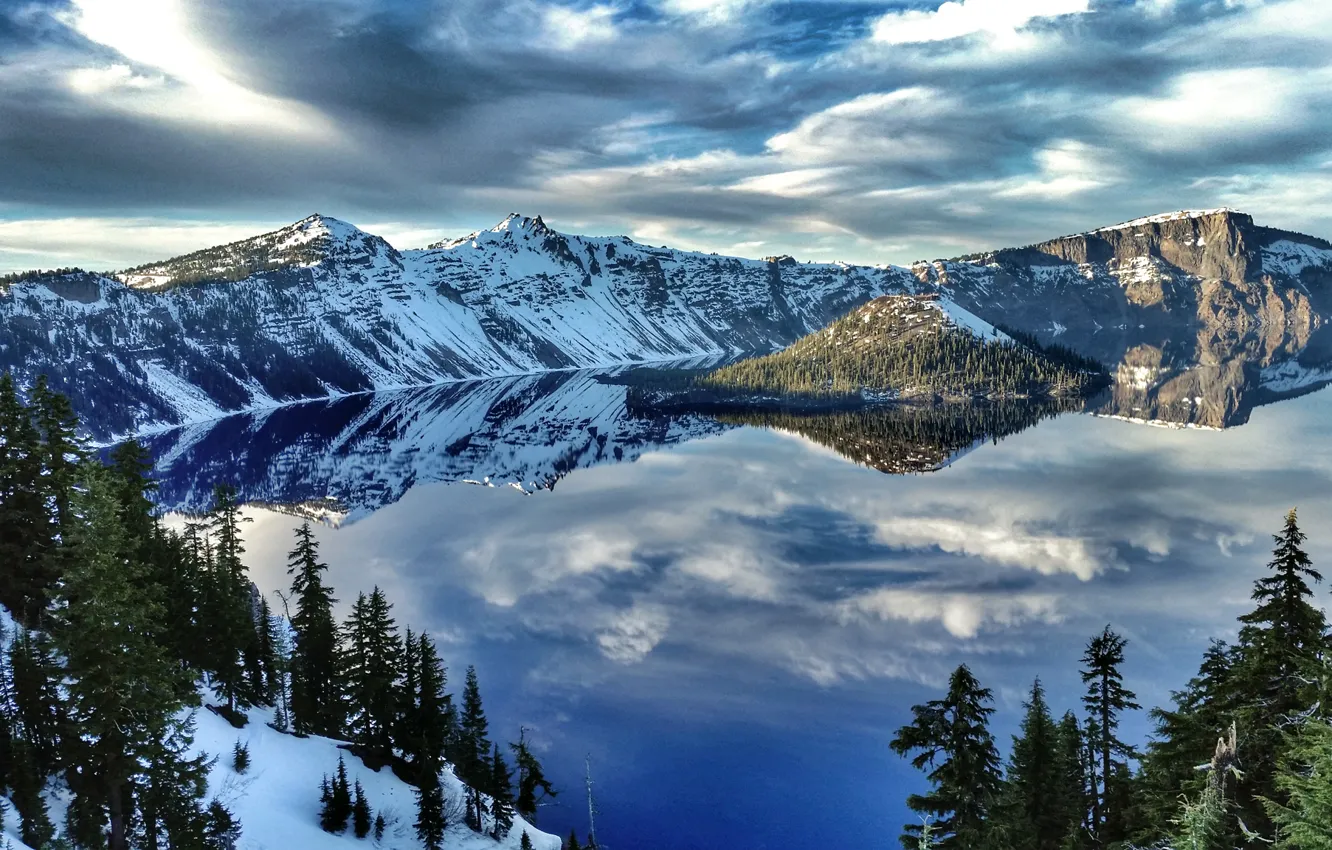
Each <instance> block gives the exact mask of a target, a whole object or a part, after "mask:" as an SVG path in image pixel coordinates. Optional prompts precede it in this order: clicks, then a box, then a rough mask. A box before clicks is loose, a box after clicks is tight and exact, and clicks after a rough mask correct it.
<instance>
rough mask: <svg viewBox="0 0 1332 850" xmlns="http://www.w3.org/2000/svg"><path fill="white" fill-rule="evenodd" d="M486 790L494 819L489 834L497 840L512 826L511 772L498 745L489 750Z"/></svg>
mask: <svg viewBox="0 0 1332 850" xmlns="http://www.w3.org/2000/svg"><path fill="white" fill-rule="evenodd" d="M487 791H488V792H489V793H490V816H491V818H492V819H493V821H494V823H493V826H492V827H491V831H490V834H491V837H493V838H494V839H495V840H497V841H499V840H502V839H503V838H504V837H505V836H507V835H508V834H509V830H510V829H511V828H512V827H513V774H512V773H510V772H509V766H508V765H507V764H506V763H505V762H504V756H502V755H501V754H500V748H499V745H496V746H495V747H494V749H493V751H492V752H491V757H490V782H489V783H487Z"/></svg>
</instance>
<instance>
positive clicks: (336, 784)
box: [329, 755, 352, 832]
mask: <svg viewBox="0 0 1332 850" xmlns="http://www.w3.org/2000/svg"><path fill="white" fill-rule="evenodd" d="M329 805H330V807H331V808H332V812H333V814H332V818H333V823H334V824H336V830H335V831H336V832H342V831H344V830H345V829H346V828H347V820H348V819H349V818H350V817H351V815H352V795H351V784H350V783H349V782H348V781H347V762H346V761H345V760H344V759H343V758H342V756H341V755H339V756H338V771H337V773H335V774H334V775H333V785H332V794H331V795H330V797H329Z"/></svg>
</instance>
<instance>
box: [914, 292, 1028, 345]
mask: <svg viewBox="0 0 1332 850" xmlns="http://www.w3.org/2000/svg"><path fill="white" fill-rule="evenodd" d="M926 303H927V304H930V305H931V306H933V307H935V308H936V309H938V310H940V311H941V312H942V313H943V314H944V315H945V316H947V317H948V319H949V321H951V322H952V323H953V324H955V325H957V326H958V327H959V328H963V329H965V330H968V331H971V333H972V334H973V335H975V336H977V337H980V338H981V339H993V340H999V341H1000V342H1012V341H1013V339H1012V337H1010V336H1009V335H1008V334H1006V333H1004V332H1003V331H1001V330H999V329H998V328H996V327H995V326H994V325H992V324H990V323H989V322H987V321H985V320H984V319H982V318H980V317H979V316H977V315H976V314H975V313H972V312H970V311H968V310H964V309H962V308H961V307H959V306H958V305H957V303H956V302H954V301H952V300H950V299H948V298H938V299H936V300H934V301H927V302H926Z"/></svg>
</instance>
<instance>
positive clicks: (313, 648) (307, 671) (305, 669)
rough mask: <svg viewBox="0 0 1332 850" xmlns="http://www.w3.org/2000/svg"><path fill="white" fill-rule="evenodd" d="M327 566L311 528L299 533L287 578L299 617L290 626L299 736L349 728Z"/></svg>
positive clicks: (293, 702) (293, 697) (335, 732)
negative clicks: (341, 691) (293, 637)
mask: <svg viewBox="0 0 1332 850" xmlns="http://www.w3.org/2000/svg"><path fill="white" fill-rule="evenodd" d="M327 569H328V565H327V564H324V563H321V562H320V560H319V544H318V542H317V541H316V540H315V539H314V534H313V532H312V531H311V530H310V524H309V523H308V522H307V523H305V524H304V525H303V526H301V527H300V528H298V529H296V548H295V549H293V550H292V551H291V552H290V553H289V554H288V556H287V573H288V575H290V576H291V577H292V579H291V593H292V597H293V598H294V599H295V601H296V613H295V614H293V615H292V618H291V626H292V630H293V631H294V632H295V633H296V645H295V648H294V650H293V652H292V659H291V713H292V726H293V727H294V728H295V729H296V731H297V732H298V733H301V734H314V735H330V736H336V735H338V734H340V733H341V731H342V725H343V722H344V718H343V710H342V704H341V699H340V697H339V660H338V659H339V655H340V644H339V637H338V629H337V624H336V621H335V620H334V618H333V604H334V603H335V602H337V600H336V599H334V598H333V589H332V588H330V587H328V586H327V585H325V584H324V576H323V574H324V572H325V571H326V570H327Z"/></svg>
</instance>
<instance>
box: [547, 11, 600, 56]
mask: <svg viewBox="0 0 1332 850" xmlns="http://www.w3.org/2000/svg"><path fill="white" fill-rule="evenodd" d="M615 13H616V8H615V7H614V6H604V5H598V6H589V7H588V8H586V9H574V8H570V7H568V6H548V7H546V9H545V12H544V13H543V15H542V18H543V22H544V25H545V29H546V37H547V39H548V40H549V42H550V43H551V44H552V45H553V46H555V47H556V48H558V49H560V50H574V49H576V48H579V47H582V46H585V45H588V44H594V43H597V42H606V41H610V40H612V39H614V38H615V34H616V33H615Z"/></svg>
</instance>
